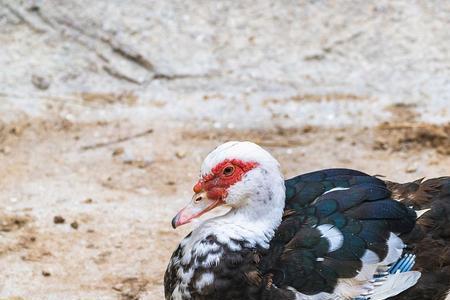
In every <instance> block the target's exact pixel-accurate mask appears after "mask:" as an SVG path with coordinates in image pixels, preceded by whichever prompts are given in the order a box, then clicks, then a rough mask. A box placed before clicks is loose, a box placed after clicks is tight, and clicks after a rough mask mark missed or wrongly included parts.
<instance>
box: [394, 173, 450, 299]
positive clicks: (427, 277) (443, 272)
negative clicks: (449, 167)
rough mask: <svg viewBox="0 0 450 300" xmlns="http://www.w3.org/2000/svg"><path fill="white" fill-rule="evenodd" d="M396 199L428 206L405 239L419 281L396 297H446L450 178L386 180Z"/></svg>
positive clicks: (449, 271) (449, 274)
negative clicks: (402, 182)
mask: <svg viewBox="0 0 450 300" xmlns="http://www.w3.org/2000/svg"><path fill="white" fill-rule="evenodd" d="M387 185H388V187H389V188H390V189H391V190H392V192H393V196H394V198H396V200H399V201H401V202H402V203H405V204H407V205H410V206H413V207H414V208H415V209H427V208H430V211H428V212H427V213H425V214H424V215H423V216H422V217H420V218H419V220H418V221H417V223H416V226H415V228H414V229H413V230H412V231H411V232H410V233H408V234H407V235H404V236H402V239H403V240H404V241H405V242H406V243H407V245H408V247H409V250H411V251H412V252H414V253H415V254H416V255H417V257H416V265H415V267H414V269H416V270H418V271H420V272H422V277H421V278H420V280H419V282H418V283H417V284H416V285H415V286H413V287H412V288H410V289H408V290H407V291H405V292H403V293H401V294H400V295H398V296H396V297H394V298H393V299H398V300H403V299H405V300H406V299H408V300H419V299H436V300H441V299H444V298H445V296H446V293H447V292H448V290H449V288H450V177H440V178H433V179H429V180H426V181H423V179H419V180H416V181H414V182H411V183H404V184H398V183H393V182H387Z"/></svg>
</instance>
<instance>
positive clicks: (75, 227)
mask: <svg viewBox="0 0 450 300" xmlns="http://www.w3.org/2000/svg"><path fill="white" fill-rule="evenodd" d="M70 227H72V228H73V229H75V230H76V229H78V222H77V221H73V222H72V223H70Z"/></svg>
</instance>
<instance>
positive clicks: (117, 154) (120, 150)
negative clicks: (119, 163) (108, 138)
mask: <svg viewBox="0 0 450 300" xmlns="http://www.w3.org/2000/svg"><path fill="white" fill-rule="evenodd" d="M124 152H125V149H123V148H122V147H119V148H116V149H114V151H113V153H112V156H119V155H122V154H123V153H124Z"/></svg>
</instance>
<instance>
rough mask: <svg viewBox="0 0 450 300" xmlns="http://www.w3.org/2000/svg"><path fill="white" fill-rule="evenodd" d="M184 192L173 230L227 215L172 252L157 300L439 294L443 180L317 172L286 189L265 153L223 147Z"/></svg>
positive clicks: (443, 277) (448, 187)
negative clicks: (221, 210) (187, 197)
mask: <svg viewBox="0 0 450 300" xmlns="http://www.w3.org/2000/svg"><path fill="white" fill-rule="evenodd" d="M193 189H194V192H195V195H194V196H193V198H192V201H191V202H190V203H189V204H188V205H187V206H186V207H185V208H183V209H182V210H181V211H180V212H179V213H178V214H177V215H176V216H175V217H174V218H173V220H172V226H173V227H174V228H175V227H178V226H180V225H183V224H186V223H189V222H190V221H191V220H193V219H195V218H197V217H199V216H201V215H203V214H204V213H206V212H208V211H210V210H212V209H214V208H215V207H218V206H221V205H225V206H228V207H230V208H231V209H230V210H229V211H228V212H227V213H226V214H224V215H222V216H219V217H214V218H210V219H208V220H206V221H204V222H202V223H200V224H199V226H198V227H196V228H195V229H194V230H193V231H192V232H191V233H190V234H189V235H188V236H186V237H185V238H184V239H183V240H182V241H181V243H180V245H179V246H178V248H177V249H176V250H175V251H174V253H173V255H172V257H171V259H170V262H169V265H168V267H167V270H166V273H165V276H164V287H165V298H166V299H171V300H178V299H179V300H184V299H195V300H203V299H208V300H214V299H217V300H219V299H236V300H239V299H267V300H271V299H289V300H290V299H292V300H294V299H297V300H299V299H304V300H312V299H315V300H320V299H372V300H376V299H386V298H389V297H393V296H396V295H398V296H396V297H400V298H398V299H443V298H444V297H445V294H446V292H447V290H448V288H449V285H450V269H449V268H450V263H449V255H448V254H449V251H450V226H449V225H450V177H441V178H436V179H430V180H427V181H424V182H422V181H421V180H419V181H416V182H413V183H408V184H397V183H393V182H388V181H383V180H381V179H380V178H378V177H374V176H370V175H367V174H365V173H362V172H359V171H355V170H349V169H327V170H322V171H317V172H312V173H308V174H304V175H300V176H297V177H294V178H291V179H288V180H286V181H285V180H284V178H283V175H282V174H281V172H280V168H279V163H278V161H277V160H276V159H275V158H273V157H272V155H270V154H269V153H268V152H267V151H266V150H264V149H263V148H261V147H260V146H258V145H256V144H254V143H251V142H227V143H225V144H223V145H221V146H219V147H217V148H216V149H215V150H213V151H212V152H211V153H210V154H209V155H208V156H207V157H206V159H205V160H204V161H203V164H202V166H201V177H200V179H199V181H198V182H197V184H195V186H194V188H193ZM414 260H417V264H416V266H415V267H414V268H415V269H418V270H419V271H412V270H411V268H412V267H413V265H414ZM421 273H422V274H421ZM421 276H422V277H421ZM420 277H421V278H420ZM419 278H420V279H419ZM439 297H441V298H439Z"/></svg>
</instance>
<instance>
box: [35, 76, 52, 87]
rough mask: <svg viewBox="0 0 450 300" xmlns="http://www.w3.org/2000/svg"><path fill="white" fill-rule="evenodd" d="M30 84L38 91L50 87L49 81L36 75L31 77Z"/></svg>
mask: <svg viewBox="0 0 450 300" xmlns="http://www.w3.org/2000/svg"><path fill="white" fill-rule="evenodd" d="M31 82H32V83H33V85H34V86H35V87H37V88H38V89H40V90H46V89H48V88H49V86H50V81H49V80H48V79H46V78H44V77H42V76H38V75H33V76H31Z"/></svg>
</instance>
